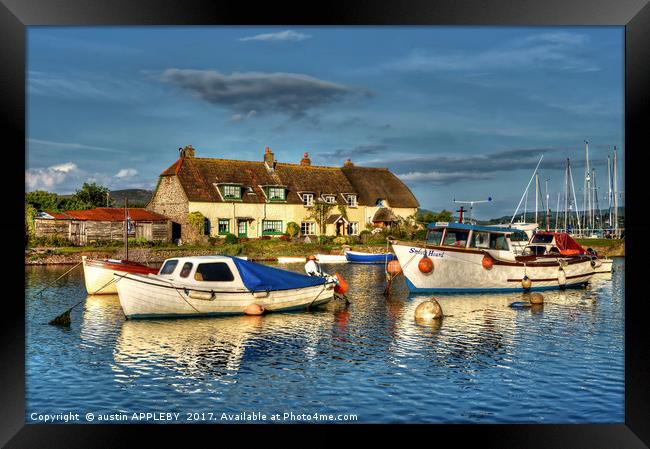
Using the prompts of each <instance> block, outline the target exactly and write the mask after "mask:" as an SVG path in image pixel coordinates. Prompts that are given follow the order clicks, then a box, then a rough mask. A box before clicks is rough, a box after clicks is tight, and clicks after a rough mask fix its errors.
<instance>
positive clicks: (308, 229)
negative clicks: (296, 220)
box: [300, 221, 316, 235]
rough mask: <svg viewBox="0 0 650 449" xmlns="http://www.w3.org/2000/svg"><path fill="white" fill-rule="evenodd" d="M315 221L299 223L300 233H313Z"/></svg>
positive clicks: (314, 232)
mask: <svg viewBox="0 0 650 449" xmlns="http://www.w3.org/2000/svg"><path fill="white" fill-rule="evenodd" d="M315 229H316V223H314V222H313V221H303V222H302V223H300V232H301V233H302V235H315V234H316V231H315Z"/></svg>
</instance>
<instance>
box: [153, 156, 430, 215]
mask: <svg viewBox="0 0 650 449" xmlns="http://www.w3.org/2000/svg"><path fill="white" fill-rule="evenodd" d="M160 176H177V177H178V179H179V181H180V183H181V186H182V187H183V190H184V191H185V193H186V195H187V198H188V200H189V201H197V202H221V201H223V200H222V199H221V197H220V195H219V193H218V191H217V188H216V187H215V184H216V185H218V184H239V185H241V186H242V187H244V188H243V189H242V198H241V199H242V202H244V203H264V202H266V196H265V194H264V191H263V190H262V188H263V187H264V186H284V187H286V189H287V203H288V204H302V202H303V201H302V198H301V196H300V195H301V194H303V193H313V194H314V198H318V197H320V196H321V195H325V194H333V195H336V204H343V205H345V204H346V201H345V197H344V194H347V193H356V194H357V202H358V203H359V204H361V205H368V206H374V205H375V202H376V200H377V198H384V199H386V200H387V201H388V203H389V205H390V206H392V207H418V206H419V204H418V202H417V200H416V199H415V197H414V196H413V194H412V193H411V191H410V190H409V189H408V187H406V186H405V185H404V184H403V183H402V182H401V181H400V180H399V179H398V178H397V177H396V176H395V175H393V174H392V173H391V172H390V171H388V170H387V169H375V168H364V167H345V168H340V167H324V166H316V165H300V164H285V163H276V164H275V169H274V170H269V169H268V168H267V166H266V165H265V164H264V162H262V161H259V162H257V161H239V160H230V159H212V158H196V157H181V158H180V159H178V160H177V161H176V162H174V164H172V165H171V166H170V167H169V168H168V169H167V170H165V171H164V172H162V173H161V175H160ZM247 191H248V193H247ZM375 197H377V198H375Z"/></svg>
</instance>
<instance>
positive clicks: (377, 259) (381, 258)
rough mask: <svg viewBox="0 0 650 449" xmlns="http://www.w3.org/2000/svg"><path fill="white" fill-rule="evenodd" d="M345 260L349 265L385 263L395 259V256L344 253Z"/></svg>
mask: <svg viewBox="0 0 650 449" xmlns="http://www.w3.org/2000/svg"><path fill="white" fill-rule="evenodd" d="M345 258H346V260H347V261H348V262H350V263H386V262H389V261H391V260H393V259H395V254H393V253H382V254H371V253H362V252H358V251H346V252H345Z"/></svg>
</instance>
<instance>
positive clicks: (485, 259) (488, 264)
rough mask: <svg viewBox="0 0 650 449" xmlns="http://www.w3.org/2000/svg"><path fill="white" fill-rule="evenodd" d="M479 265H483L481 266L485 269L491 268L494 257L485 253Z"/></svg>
mask: <svg viewBox="0 0 650 449" xmlns="http://www.w3.org/2000/svg"><path fill="white" fill-rule="evenodd" d="M481 265H483V268H485V269H486V270H491V269H492V266H493V265H494V259H493V258H492V257H491V256H490V255H489V254H486V255H485V256H483V260H481Z"/></svg>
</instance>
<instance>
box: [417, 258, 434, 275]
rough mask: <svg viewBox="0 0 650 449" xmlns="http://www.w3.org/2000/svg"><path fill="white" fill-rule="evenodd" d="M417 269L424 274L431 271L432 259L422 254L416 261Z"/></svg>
mask: <svg viewBox="0 0 650 449" xmlns="http://www.w3.org/2000/svg"><path fill="white" fill-rule="evenodd" d="M418 269H419V270H420V271H421V272H422V273H424V274H429V273H431V272H432V271H433V260H431V259H430V258H429V257H427V256H426V255H425V256H423V257H422V259H420V262H419V263H418Z"/></svg>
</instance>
